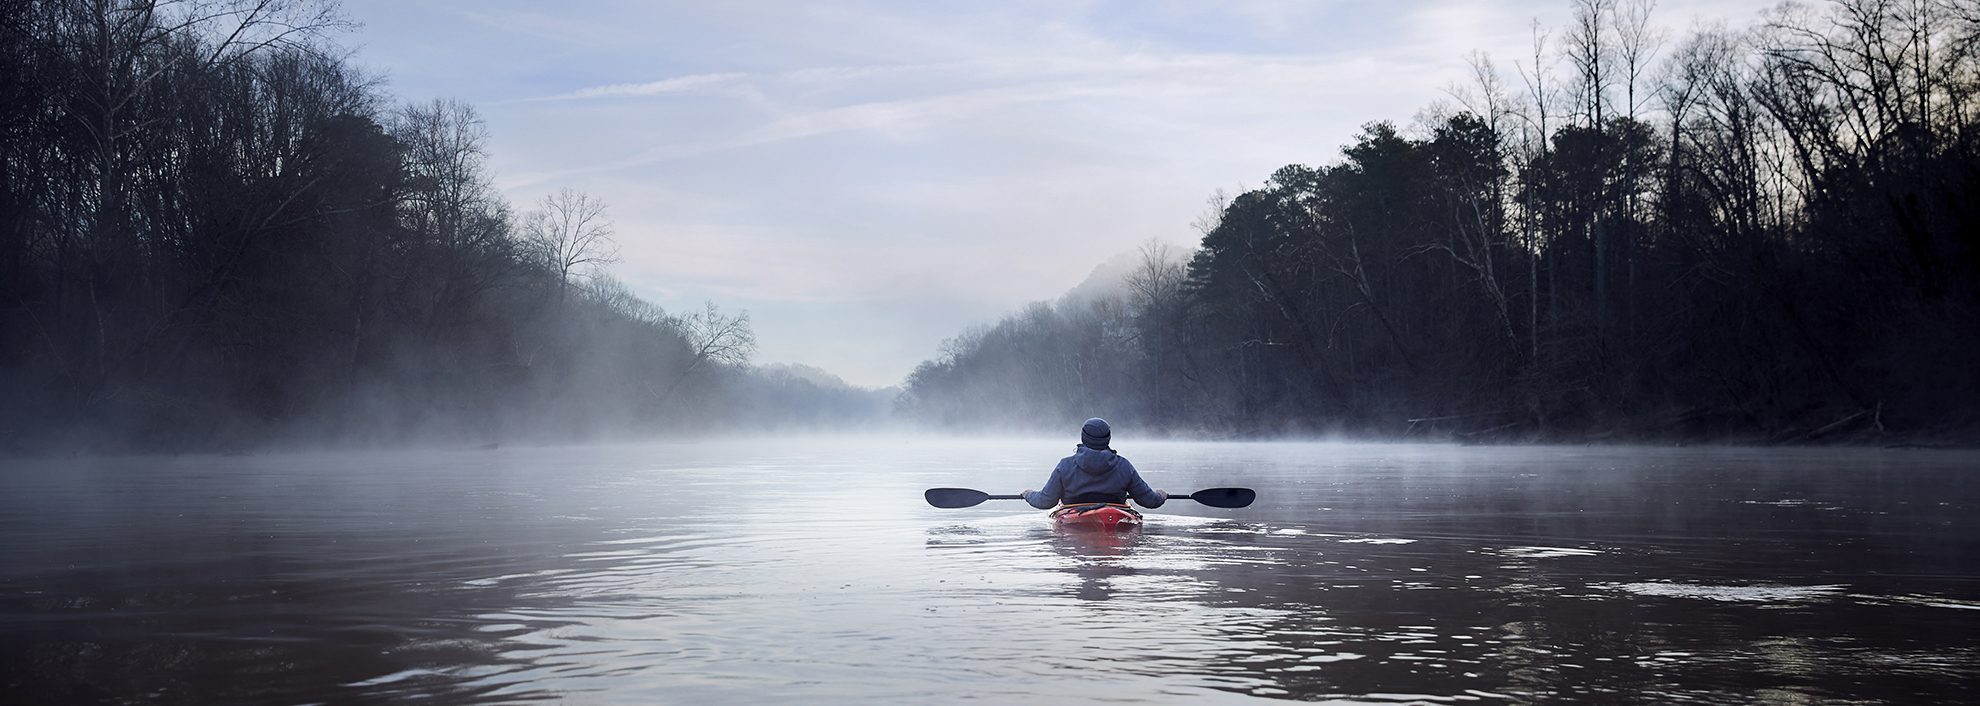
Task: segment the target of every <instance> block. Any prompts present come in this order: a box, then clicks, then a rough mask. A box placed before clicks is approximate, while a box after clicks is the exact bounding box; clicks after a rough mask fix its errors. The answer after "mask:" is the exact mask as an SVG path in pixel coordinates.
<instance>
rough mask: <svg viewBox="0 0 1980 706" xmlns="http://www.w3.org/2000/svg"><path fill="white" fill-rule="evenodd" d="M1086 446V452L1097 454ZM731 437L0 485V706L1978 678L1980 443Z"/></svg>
mask: <svg viewBox="0 0 1980 706" xmlns="http://www.w3.org/2000/svg"><path fill="white" fill-rule="evenodd" d="M1123 441H1124V442H1125V441H1126V440H1125V438H1124V439H1123ZM1070 450H1071V443H1070V442H1069V441H1066V442H1061V441H1058V440H1054V441H1049V442H1044V441H1003V442H991V441H956V442H950V443H922V444H914V445H900V444H894V443H884V442H852V441H836V442H820V441H759V442H754V443H751V444H748V445H713V444H709V445H697V446H643V447H604V448H583V449H500V450H475V451H460V452H454V453H422V454H337V455H298V456H260V457H235V458H216V457H183V458H124V459H106V460H93V461H79V462H78V461H67V462H61V463H54V462H41V461H33V462H27V461H8V462H4V463H5V465H4V467H0V640H3V641H4V642H3V643H0V702H9V703H72V702H177V703H216V702H253V703H367V702H370V703H380V702H399V701H404V700H407V699H408V698H410V697H415V696H419V697H430V700H431V701H437V702H441V703H453V702H475V703H488V702H508V701H538V700H563V701H568V702H574V703H626V704H636V703H733V702H742V701H750V702H755V701H757V700H760V699H762V698H764V697H785V698H793V699H798V700H799V702H800V703H811V702H821V701H822V702H854V701H859V702H872V701H879V702H892V703H931V702H946V701H955V700H959V699H962V698H964V697H973V698H976V699H979V700H981V701H984V702H991V703H1018V702H1027V703H1029V702H1041V701H1043V702H1056V701H1069V700H1075V699H1081V700H1086V699H1102V698H1106V699H1113V700H1117V701H1119V702H1126V703H1136V702H1190V703H1199V702H1221V701H1242V700H1273V699H1298V700H1319V701H1329V700H1331V701H1336V702H1342V703H1399V702H1424V703H1522V702H1561V701H1584V702H1611V701H1638V702H1656V703H1674V702H1699V703H1728V702H1748V703H1753V702H1760V703H1804V702H1811V701H1828V700H1844V699H1847V700H1853V701H1855V702H1860V703H1921V702H1933V701H1955V700H1964V699H1972V698H1974V696H1973V695H1974V694H1976V693H1980V522H1976V520H1975V510H1976V509H1980V477H1976V476H1975V474H1976V473H1980V463H1976V461H1980V456H1976V455H1975V454H1972V453H1960V452H1938V451H1872V450H1865V451H1838V450H1833V449H1816V450H1780V449H1765V450H1755V449H1715V450H1706V449H1640V448H1638V449H1628V448H1592V449H1591V448H1520V449H1491V448H1460V447H1432V446H1379V445H1329V444H1179V443H1175V444H1156V443H1150V444H1133V443H1131V442H1130V443H1125V444H1124V451H1125V452H1126V453H1127V455H1128V456H1129V457H1130V458H1133V459H1134V460H1135V462H1136V464H1137V465H1138V466H1140V467H1141V468H1142V469H1143V472H1144V474H1145V475H1146V476H1148V477H1149V478H1150V480H1151V481H1153V483H1154V484H1155V485H1156V486H1157V487H1163V488H1167V489H1169V490H1171V491H1185V490H1189V489H1193V488H1200V487H1211V486H1226V485H1243V486H1250V487H1253V488H1256V489H1258V491H1259V497H1260V500H1259V502H1258V504H1256V505H1254V506H1253V507H1251V508H1247V509H1243V510H1219V509H1213V508H1208V507H1204V506H1202V505H1198V504H1195V503H1189V502H1177V503H1174V504H1171V505H1170V506H1169V507H1165V508H1162V509H1161V510H1159V511H1156V512H1152V513H1150V521H1149V523H1148V526H1147V527H1146V528H1145V529H1144V530H1143V531H1141V532H1139V533H1136V534H1131V535H1128V536H1125V537H1118V538H1112V539H1108V538H1097V537H1093V536H1086V535H1079V534H1068V533H1061V532H1056V531H1054V529H1053V528H1052V527H1051V526H1049V525H1048V524H1047V523H1046V521H1045V519H1044V518H1043V516H1042V513H1038V512H1034V511H1031V510H1029V508H1028V507H1026V506H1025V505H1023V504H1022V503H1021V502H1016V501H992V502H990V503H986V504H984V505H982V506H978V507H975V508H969V509H963V510H937V509H934V508H930V507H928V506H927V505H925V504H924V503H923V502H922V500H921V497H920V492H921V490H922V489H924V488H927V487H930V486H964V487H973V488H979V489H983V490H988V491H991V492H1015V491H1017V490H1021V489H1024V488H1035V487H1037V486H1038V485H1039V484H1040V483H1042V481H1043V480H1044V478H1045V475H1046V472H1047V471H1048V470H1049V469H1050V467H1051V465H1052V463H1053V462H1054V461H1055V460H1056V459H1057V458H1058V457H1059V456H1061V455H1064V454H1065V453H1067V452H1069V451H1070Z"/></svg>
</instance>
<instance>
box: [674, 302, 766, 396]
mask: <svg viewBox="0 0 1980 706" xmlns="http://www.w3.org/2000/svg"><path fill="white" fill-rule="evenodd" d="M672 323H673V327H674V329H675V330H676V331H679V332H680V334H681V336H682V337H684V338H686V339H687V342H688V347H689V348H691V349H692V357H691V358H690V359H689V361H688V364H687V366H686V367H684V368H682V369H681V372H680V373H679V374H678V375H675V376H674V381H673V382H672V383H669V384H668V385H667V389H665V390H662V391H661V392H660V394H659V396H658V397H657V399H662V400H664V399H666V398H668V397H669V396H671V395H673V394H674V390H675V389H678V388H679V387H680V386H681V383H683V382H686V381H687V379H688V376H689V375H692V374H694V371H696V370H699V369H701V367H702V366H704V365H706V364H708V363H711V362H712V363H716V364H720V365H747V364H748V363H749V357H750V356H751V355H754V354H755V353H756V333H755V332H754V331H751V330H750V327H749V312H747V311H745V312H742V313H740V314H736V315H735V316H728V315H725V314H723V313H722V310H721V308H720V307H717V306H715V302H706V303H704V305H703V308H702V310H701V311H699V312H696V313H693V314H689V315H687V316H683V317H678V318H675V319H673V320H672Z"/></svg>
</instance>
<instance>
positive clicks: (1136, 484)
mask: <svg viewBox="0 0 1980 706" xmlns="http://www.w3.org/2000/svg"><path fill="white" fill-rule="evenodd" d="M1112 441H1113V430H1112V429H1111V428H1109V427H1108V426H1107V420H1105V419H1101V418H1099V417H1094V418H1092V419H1088V420H1086V423H1085V424H1083V425H1080V428H1079V445H1078V446H1075V447H1073V455H1071V456H1067V457H1065V458H1063V459H1060V460H1059V466H1058V467H1057V468H1054V469H1052V477H1051V478H1049V479H1047V480H1046V481H1045V489H1044V490H1036V491H1033V490H1027V491H1024V501H1025V502H1028V503H1031V506H1032V507H1035V508H1038V509H1040V510H1050V509H1052V506H1053V505H1057V504H1059V503H1061V502H1063V503H1065V504H1067V505H1073V504H1078V503H1115V504H1122V505H1125V504H1127V499H1128V498H1134V501H1135V502H1136V503H1139V504H1140V505H1141V506H1142V507H1161V506H1162V503H1164V502H1166V501H1168V499H1169V494H1168V493H1165V492H1162V491H1160V490H1156V489H1153V488H1150V487H1148V483H1147V482H1146V481H1143V480H1142V479H1141V474H1140V473H1137V472H1135V470H1134V464H1132V463H1128V460H1127V458H1126V457H1123V456H1121V455H1120V454H1118V453H1115V452H1114V450H1113V449H1112V448H1110V447H1109V444H1110V443H1112Z"/></svg>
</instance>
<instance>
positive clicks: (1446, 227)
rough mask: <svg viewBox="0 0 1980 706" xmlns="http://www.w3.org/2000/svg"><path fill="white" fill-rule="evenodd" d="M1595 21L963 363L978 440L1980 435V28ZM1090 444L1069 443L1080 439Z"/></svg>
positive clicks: (1279, 181) (1036, 318)
mask: <svg viewBox="0 0 1980 706" xmlns="http://www.w3.org/2000/svg"><path fill="white" fill-rule="evenodd" d="M1649 10H1650V4H1649V3H1647V2H1636V1H1626V2H1615V1H1613V0H1576V1H1575V2H1574V3H1573V11H1574V15H1573V16H1574V19H1573V21H1572V22H1571V23H1570V26H1568V27H1565V28H1561V29H1558V30H1554V31H1551V32H1536V36H1535V44H1534V49H1533V54H1532V55H1531V56H1527V57H1523V58H1521V59H1518V60H1516V61H1515V62H1513V65H1512V66H1511V67H1507V66H1505V65H1503V64H1501V63H1497V62H1494V61H1493V60H1491V59H1488V58H1486V57H1484V56H1482V55H1481V56H1478V57H1476V58H1474V60H1473V66H1474V68H1475V69H1476V70H1475V72H1474V75H1472V76H1470V77H1467V78H1465V79H1463V80H1461V81H1458V82H1457V83H1456V84H1454V88H1453V89H1452V91H1451V92H1450V95H1451V99H1450V100H1448V101H1445V102H1443V103H1442V104H1439V105H1436V106H1432V107H1431V108H1430V109H1428V110H1426V111H1424V113H1423V116H1422V117H1420V118H1419V119H1418V121H1417V122H1416V123H1415V124H1414V125H1413V126H1412V127H1410V128H1408V129H1402V128H1398V127H1397V126H1396V125H1395V124H1394V123H1391V122H1374V123H1369V124H1368V125H1367V127H1366V129H1365V130H1364V131H1363V132H1362V134H1361V135H1359V136H1358V137H1357V138H1356V139H1355V140H1354V142H1353V143H1352V144H1350V145H1347V146H1345V147H1344V148H1343V149H1342V152H1341V156H1340V158H1339V159H1338V161H1335V162H1333V163H1330V164H1327V165H1326V166H1320V167H1308V166H1302V165H1298V164H1295V165H1291V166H1287V167H1284V168H1282V169H1280V170H1278V171H1277V172H1276V173H1274V174H1272V175H1271V176H1270V178H1269V180H1267V181H1266V182H1265V184H1264V186H1262V187H1260V188H1258V189H1254V190H1251V191H1247V192H1245V193H1242V194H1239V195H1237V196H1235V197H1231V198H1224V199H1219V200H1217V201H1216V202H1215V204H1214V217H1212V218H1210V219H1208V220H1207V221H1206V222H1205V223H1204V224H1202V230H1203V239H1202V242H1201V245H1200V247H1199V248H1198V249H1196V250H1195V252H1194V253H1190V254H1187V255H1184V254H1175V253H1168V252H1166V251H1165V250H1164V249H1163V248H1161V247H1159V246H1154V247H1151V248H1150V249H1149V250H1148V252H1146V253H1145V255H1146V258H1145V262H1144V263H1143V266H1142V267H1141V268H1140V269H1139V271H1138V272H1137V273H1136V274H1135V275H1134V276H1133V277H1131V278H1130V284H1131V285H1132V286H1131V290H1132V291H1131V293H1130V294H1129V295H1127V296H1124V297H1120V298H1117V299H1114V300H1109V301H1103V302H1098V303H1089V304H1068V305H1063V306H1057V307H1055V306H1052V305H1049V304H1038V305H1034V306H1032V307H1031V308H1029V309H1026V310H1025V311H1023V312H1021V313H1018V314H1014V315H1012V316H1010V317H1008V318H1006V319H1005V320H1004V321H1002V322H1000V323H998V324H996V325H994V326H991V327H987V328H980V329H975V330H972V331H970V332H967V333H965V334H964V335H962V336H960V337H958V338H956V339H954V340H952V341H950V342H949V343H948V345H947V346H945V348H944V353H943V355H942V356H941V357H940V358H938V359H936V360H932V361H929V362H927V363H925V364H923V365H922V366H921V367H920V368H919V369H917V370H916V371H915V373H914V375H913V376H912V378H911V379H910V384H909V390H908V393H907V396H906V397H905V399H904V402H903V405H904V407H905V408H907V409H909V410H911V411H912V413H913V414H915V415H917V416H919V417H922V418H925V419H931V420H938V421H939V422H941V423H946V424H950V425H956V426H977V425H984V424H993V423H1023V422H1025V421H1028V420H1058V421H1060V422H1062V423H1063V422H1064V421H1065V420H1073V421H1077V420H1078V419H1081V418H1084V417H1086V416H1089V415H1093V414H1099V415H1104V416H1108V417H1109V418H1112V419H1115V420H1116V421H1117V422H1125V423H1127V425H1128V426H1126V427H1124V428H1132V427H1133V425H1137V424H1138V425H1143V426H1144V427H1145V428H1149V429H1151V430H1167V431H1170V432H1197V433H1204V432H1208V433H1213V434H1235V435H1269V434H1277V433H1324V432H1330V431H1342V432H1351V433H1366V434H1378V435H1384V436H1391V437H1398V436H1416V435H1428V436H1436V437H1443V438H1449V437H1456V438H1464V439H1563V440H1571V439H1590V438H1606V439H1721V440H1769V441H1779V442H1801V441H1831V440H1892V441H1895V440H1902V439H1905V438H1911V437H1918V436H1923V437H1946V436H1952V437H1958V438H1966V437H1968V436H1970V435H1971V432H1972V430H1974V429H1975V428H1976V427H1980V402H1976V400H1980V374H1976V369H1980V366H1976V365H1975V362H1974V361H1975V351H1980V112H1976V110H1980V103H1976V100H1980V55H1977V54H1976V50H1980V3H1975V2H1973V1H1972V0H1945V1H1936V0H1916V1H1913V0H1834V1H1831V2H1825V3H1819V4H1812V5H1806V6H1803V5H1787V6H1783V7H1782V8H1781V9H1779V10H1777V11H1775V12H1772V13H1769V14H1767V15H1766V16H1764V17H1763V18H1761V19H1760V20H1758V21H1757V22H1756V23H1755V24H1753V25H1752V26H1749V27H1745V28H1726V27H1705V28H1701V29H1694V30H1693V31H1691V32H1689V33H1688V34H1684V35H1682V36H1679V35H1674V34H1671V33H1669V32H1667V31H1663V30H1660V29H1658V27H1657V25H1656V24H1654V23H1653V22H1652V21H1651V20H1652V18H1651V17H1650V13H1649ZM1062 425H1063V424H1062Z"/></svg>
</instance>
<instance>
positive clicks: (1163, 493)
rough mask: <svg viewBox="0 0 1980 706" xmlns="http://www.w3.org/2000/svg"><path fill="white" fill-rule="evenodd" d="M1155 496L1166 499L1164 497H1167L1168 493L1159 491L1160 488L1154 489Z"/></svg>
mask: <svg viewBox="0 0 1980 706" xmlns="http://www.w3.org/2000/svg"><path fill="white" fill-rule="evenodd" d="M1155 494H1156V495H1160V496H1162V497H1164V498H1166V497H1169V491H1166V490H1163V489H1161V488H1156V489H1155Z"/></svg>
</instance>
